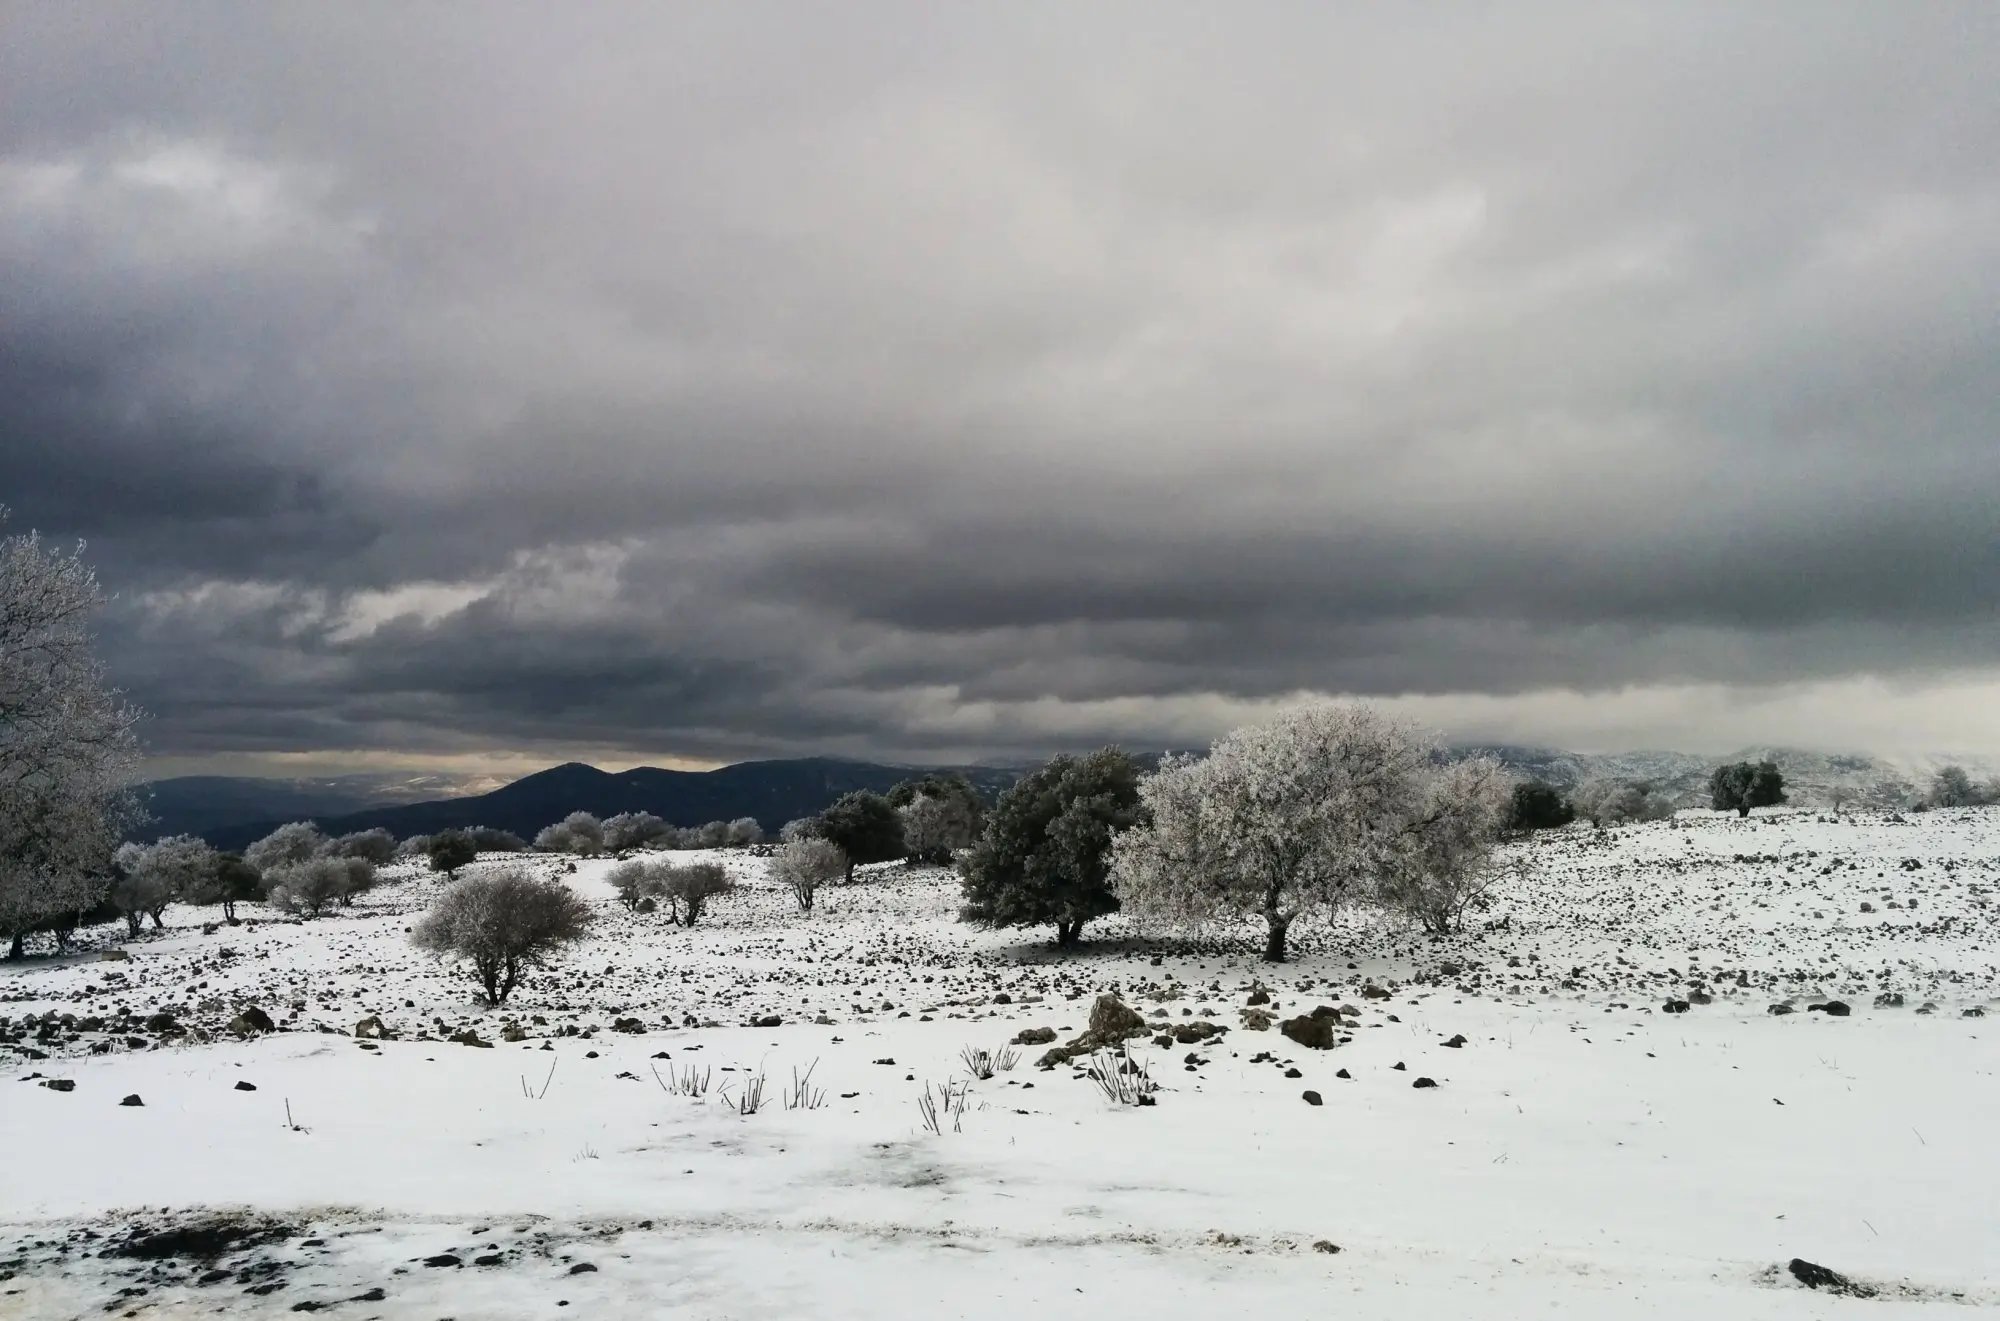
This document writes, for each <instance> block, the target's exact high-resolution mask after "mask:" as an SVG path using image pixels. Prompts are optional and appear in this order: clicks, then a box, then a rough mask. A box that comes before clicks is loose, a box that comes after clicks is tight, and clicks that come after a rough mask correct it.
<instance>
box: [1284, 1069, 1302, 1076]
mask: <svg viewBox="0 0 2000 1321" xmlns="http://www.w3.org/2000/svg"><path fill="white" fill-rule="evenodd" d="M1285 1076H1286V1077H1287V1078H1303V1077H1305V1075H1304V1074H1303V1073H1300V1072H1299V1071H1298V1070H1297V1069H1286V1070H1285Z"/></svg>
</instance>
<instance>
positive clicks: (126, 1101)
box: [118, 1092, 146, 1106]
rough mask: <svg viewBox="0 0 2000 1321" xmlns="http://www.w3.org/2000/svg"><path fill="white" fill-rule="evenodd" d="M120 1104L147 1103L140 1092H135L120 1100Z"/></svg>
mask: <svg viewBox="0 0 2000 1321" xmlns="http://www.w3.org/2000/svg"><path fill="white" fill-rule="evenodd" d="M118 1104H120V1105H137V1106H143V1105H145V1104H146V1103H145V1101H143V1100H142V1099H140V1096H139V1093H137V1092H134V1093H132V1094H131V1095H130V1096H128V1097H126V1098H125V1099H124V1100H122V1101H120V1102H119V1103H118Z"/></svg>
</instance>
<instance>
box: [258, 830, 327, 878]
mask: <svg viewBox="0 0 2000 1321" xmlns="http://www.w3.org/2000/svg"><path fill="white" fill-rule="evenodd" d="M326 845H327V838H326V836H325V835H322V834H321V833H320V831H319V827H318V826H316V825H314V824H313V823H312V822H310V821H294V822H291V823H290V824H289V825H283V826H279V827H278V828H277V829H276V830H274V831H272V832H271V833H270V834H268V835H266V836H264V838H262V839H260V840H258V841H257V842H256V843H255V844H252V845H251V846H250V847H249V848H247V849H244V850H243V860H244V861H245V862H247V863H249V864H250V865H251V866H252V867H255V868H256V869H257V870H258V871H260V872H263V873H265V874H266V875H267V876H268V875H269V874H270V872H271V869H272V868H274V867H285V866H290V865H291V864H293V863H300V862H305V861H307V860H309V859H312V858H317V857H318V856H319V855H320V854H321V853H323V852H325V851H326Z"/></svg>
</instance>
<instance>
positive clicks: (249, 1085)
mask: <svg viewBox="0 0 2000 1321" xmlns="http://www.w3.org/2000/svg"><path fill="white" fill-rule="evenodd" d="M236 1090H237V1091H239V1092H254V1091H256V1090H257V1084H256V1083H254V1082H242V1081H240V1080H239V1081H238V1082H237V1084H236Z"/></svg>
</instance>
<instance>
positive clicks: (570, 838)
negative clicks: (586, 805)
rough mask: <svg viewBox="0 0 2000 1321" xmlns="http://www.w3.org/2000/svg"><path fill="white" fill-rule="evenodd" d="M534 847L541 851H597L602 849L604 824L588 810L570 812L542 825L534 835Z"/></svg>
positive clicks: (587, 853) (582, 852) (588, 853)
mask: <svg viewBox="0 0 2000 1321" xmlns="http://www.w3.org/2000/svg"><path fill="white" fill-rule="evenodd" d="M535 847H536V848H537V849H539V850H541V851H542V852H543V853H581V854H584V855H585V856H589V855H590V854H594V853H599V852H602V851H603V849H604V824H603V823H602V822H600V821H599V820H598V819H597V818H596V817H594V816H592V815H591V814H590V813H588V812H571V813H570V814H569V815H568V816H566V817H564V818H563V819H562V820H561V821H558V822H557V823H556V824H554V825H552V826H544V827H543V828H542V831H541V833H540V834H538V835H536V836H535Z"/></svg>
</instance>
